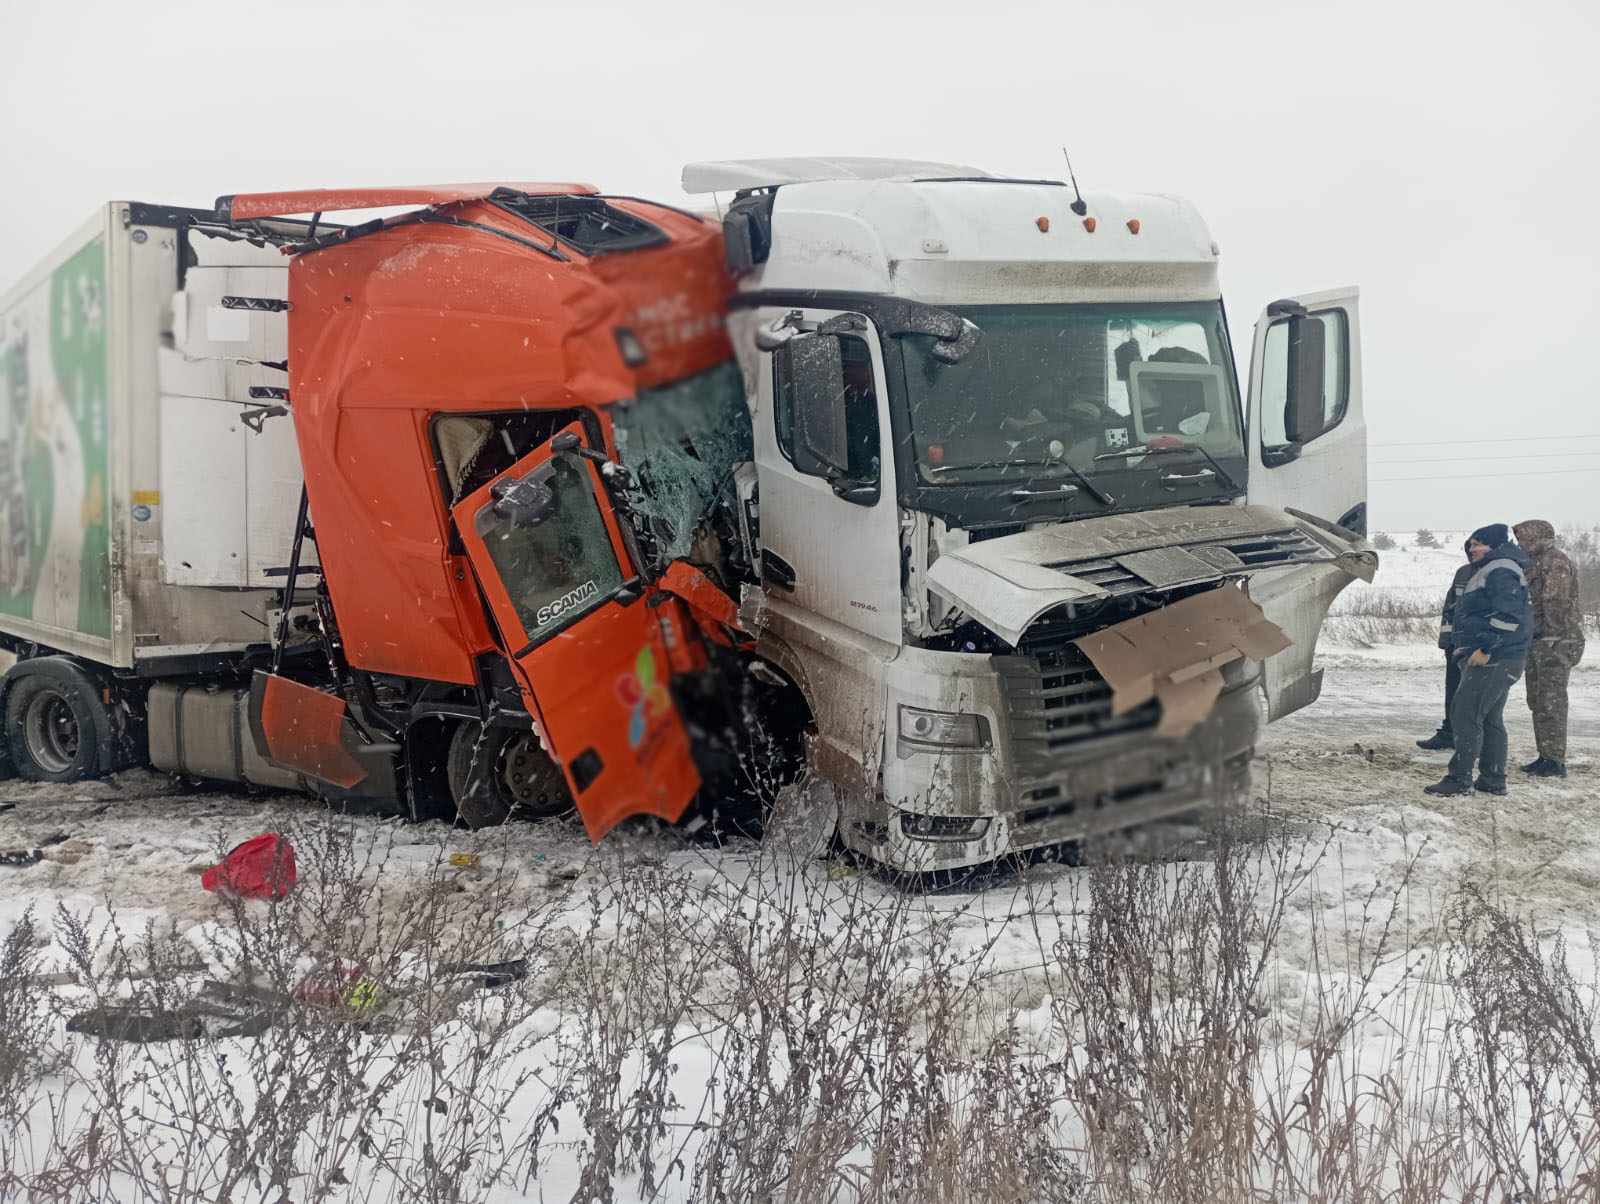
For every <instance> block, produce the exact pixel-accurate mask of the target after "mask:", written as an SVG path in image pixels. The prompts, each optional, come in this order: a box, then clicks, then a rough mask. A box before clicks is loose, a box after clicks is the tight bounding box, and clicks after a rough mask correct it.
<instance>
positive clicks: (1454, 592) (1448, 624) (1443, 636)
mask: <svg viewBox="0 0 1600 1204" xmlns="http://www.w3.org/2000/svg"><path fill="white" fill-rule="evenodd" d="M1482 546H1483V545H1481V544H1480V545H1479V547H1480V548H1481V547H1482ZM1461 550H1462V551H1463V552H1465V553H1466V554H1467V562H1466V563H1465V564H1463V565H1462V566H1461V567H1460V568H1458V569H1457V570H1456V576H1455V580H1454V581H1452V582H1450V589H1449V591H1448V592H1447V593H1446V594H1445V596H1444V607H1443V609H1442V610H1441V611H1440V612H1439V647H1440V649H1441V650H1442V651H1443V652H1444V722H1443V723H1441V724H1440V725H1439V730H1438V731H1436V732H1434V733H1433V735H1431V736H1429V737H1428V738H1427V739H1426V740H1418V741H1417V747H1418V748H1426V749H1428V750H1429V751H1430V752H1431V751H1433V750H1435V749H1440V748H1454V747H1455V746H1456V737H1455V733H1454V732H1453V731H1452V730H1451V728H1450V704H1451V703H1452V702H1454V701H1455V697H1456V687H1457V686H1459V685H1460V684H1461V662H1460V661H1458V660H1456V658H1455V657H1454V656H1452V655H1451V645H1452V643H1453V640H1452V635H1453V631H1454V625H1453V616H1454V614H1455V609H1456V599H1458V598H1460V597H1461V592H1462V591H1463V590H1464V589H1466V588H1467V578H1468V577H1470V576H1472V566H1473V564H1474V563H1475V562H1474V560H1473V559H1472V541H1471V540H1470V539H1469V540H1466V541H1464V542H1463V543H1462V545H1461ZM1485 550H1487V549H1485Z"/></svg>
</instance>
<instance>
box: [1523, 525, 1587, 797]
mask: <svg viewBox="0 0 1600 1204" xmlns="http://www.w3.org/2000/svg"><path fill="white" fill-rule="evenodd" d="M1514 530H1515V531H1516V534H1517V546H1518V547H1520V548H1521V549H1522V550H1523V551H1524V552H1526V553H1527V555H1528V594H1529V596H1530V598H1531V599H1532V601H1533V644H1532V645H1531V646H1530V647H1529V649H1528V670H1527V683H1528V685H1527V690H1528V709H1529V710H1531V711H1532V712H1533V735H1534V740H1535V741H1536V742H1537V744H1538V746H1539V759H1538V760H1537V761H1534V762H1533V763H1532V764H1529V765H1524V766H1523V767H1522V769H1523V772H1524V773H1531V774H1534V775H1536V776H1538V777H1546V778H1564V777H1566V776H1567V675H1568V674H1569V673H1571V672H1572V670H1573V668H1574V667H1575V666H1576V665H1577V663H1578V662H1579V661H1580V660H1582V659H1583V614H1582V612H1581V611H1580V610H1579V608H1578V570H1577V569H1576V568H1575V567H1574V566H1573V563H1572V560H1571V559H1570V558H1569V557H1568V556H1567V554H1566V553H1565V552H1563V551H1562V550H1561V549H1560V548H1558V547H1557V546H1556V531H1555V528H1554V527H1552V526H1551V525H1550V524H1549V523H1547V522H1545V521H1544V520H1543V519H1540V518H1531V519H1528V520H1527V521H1526V522H1521V523H1518V524H1517V525H1516V527H1515V528H1514Z"/></svg>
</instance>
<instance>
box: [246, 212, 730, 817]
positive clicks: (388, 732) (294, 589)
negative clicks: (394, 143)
mask: <svg viewBox="0 0 1600 1204" xmlns="http://www.w3.org/2000/svg"><path fill="white" fill-rule="evenodd" d="M413 203H416V204H420V205H421V206H422V207H421V208H417V209H413V210H411V211H409V212H407V213H404V214H403V215H401V216H399V217H391V218H387V219H380V220H377V221H372V222H368V223H364V224H361V225H355V226H346V227H340V228H337V229H333V230H328V231H326V232H324V233H320V234H319V233H317V231H316V229H315V225H313V226H312V227H310V228H308V229H307V231H306V237H304V238H302V239H301V240H300V241H299V242H297V243H295V244H293V245H291V246H287V247H286V248H285V250H286V251H287V252H289V253H290V254H292V256H293V259H292V264H291V267H290V270H289V287H288V304H289V310H288V347H289V355H288V388H287V397H286V401H287V405H288V408H289V409H290V410H291V412H292V414H293V420H294V429H295V435H296V439H297V442H298V445H299V451H300V460H301V464H302V467H303V471H304V479H305V490H304V498H303V503H302V515H303V516H308V517H309V524H308V523H307V521H306V517H302V519H301V523H300V541H299V542H298V544H297V547H296V551H295V555H294V557H293V558H292V559H291V566H292V568H291V570H290V571H291V580H290V581H289V582H288V584H287V585H286V587H285V605H284V606H283V608H282V611H281V616H280V626H281V628H282V632H281V633H280V639H279V641H278V644H279V646H278V648H277V650H276V653H275V656H274V659H273V663H272V664H271V665H268V666H266V667H263V668H259V669H257V670H256V671H255V673H254V677H253V681H252V684H251V687H250V699H249V711H250V722H251V729H252V734H253V736H254V737H255V740H256V743H257V745H258V748H259V750H260V751H261V752H262V753H264V754H265V756H266V757H267V759H269V760H270V761H272V762H275V763H276V764H278V765H279V766H282V767H285V768H288V769H291V770H293V771H295V772H296V773H298V774H301V775H304V776H305V777H307V778H310V779H313V780H315V781H318V782H322V783H325V784H327V785H329V786H331V787H334V788H337V789H339V790H344V791H351V792H354V793H357V794H360V793H366V792H370V793H374V794H378V795H385V796H387V795H400V794H403V795H405V796H406V797H408V798H409V799H410V800H411V806H412V809H413V810H415V811H416V812H418V813H419V814H425V813H427V812H429V811H440V812H459V813H460V814H461V815H462V816H463V817H464V818H466V819H467V820H468V821H469V822H472V823H488V822H496V821H498V820H499V819H502V818H504V817H505V815H506V814H507V813H508V812H509V810H510V809H512V808H513V807H516V806H518V805H521V806H523V807H526V808H528V809H531V810H534V811H541V810H542V811H553V810H557V809H561V808H564V807H565V806H566V805H567V803H568V800H569V799H570V801H572V802H574V803H576V806H577V808H578V811H579V813H580V814H581V815H582V818H583V821H584V823H585V825H586V826H587V829H588V831H589V833H590V835H591V837H593V838H594V839H599V838H600V837H601V836H602V835H604V834H605V833H606V832H607V831H608V830H609V829H610V828H611V827H612V826H613V825H614V824H615V823H616V822H617V821H618V820H620V819H622V818H624V817H626V816H628V815H631V814H650V815H656V816H660V817H662V818H664V819H667V820H669V821H670V820H676V819H678V818H679V817H680V816H681V815H682V814H683V812H684V810H685V808H686V807H687V806H688V805H689V803H690V802H691V800H692V799H693V798H694V796H695V794H696V792H697V791H698V790H699V789H700V787H701V785H702V774H701V771H700V768H699V765H698V764H697V761H698V760H699V758H698V756H697V749H696V748H695V747H693V745H694V740H693V739H692V738H691V734H690V730H691V726H692V725H693V726H696V727H697V728H700V727H704V730H714V728H715V727H716V725H715V724H712V725H704V721H703V717H700V716H696V715H695V714H694V712H695V706H694V704H693V703H692V702H689V701H686V699H688V698H689V697H690V696H695V695H697V696H698V697H700V698H701V699H702V700H703V699H705V698H708V697H709V698H720V699H724V700H725V699H727V698H728V697H729V695H728V692H727V691H726V690H725V689H723V688H721V687H720V686H719V685H718V684H717V683H716V682H715V681H714V680H713V679H714V678H715V676H716V672H717V671H716V670H714V669H713V668H712V667H711V660H712V657H711V655H710V653H709V652H708V649H716V650H718V655H719V656H720V657H729V656H732V655H733V654H731V653H724V652H723V651H722V650H723V649H732V648H733V647H734V646H735V645H736V644H737V643H738V642H739V635H738V633H737V630H736V622H737V620H736V615H735V607H734V603H733V601H732V599H731V597H730V596H729V593H728V592H727V591H728V590H730V589H732V588H734V583H733V582H731V581H728V580H726V579H724V580H722V581H720V582H719V581H715V580H712V579H711V578H709V577H707V576H706V570H709V571H711V572H713V573H717V572H721V571H722V570H723V567H724V566H725V565H726V564H727V563H729V560H730V553H732V552H733V549H734V546H735V544H736V542H737V541H736V540H732V539H730V540H728V541H726V542H724V541H722V540H721V539H719V536H718V533H717V530H716V513H715V512H717V511H718V510H721V511H722V514H723V519H724V521H725V522H726V521H728V520H729V519H734V521H736V517H735V516H733V515H732V513H731V511H729V510H728V509H727V507H726V506H725V505H724V503H725V501H726V500H727V499H728V498H731V496H732V493H731V489H730V488H729V487H730V486H731V483H732V474H733V472H734V469H735V466H736V465H737V464H738V463H740V462H745V461H748V460H749V459H750V451H749V440H750V434H749V419H748V415H747V412H746V410H745V406H744V394H743V382H742V379H741V377H740V375H739V372H738V369H737V367H736V365H735V364H734V362H733V359H732V349H731V347H730V346H729V343H728V339H727V335H726V334H725V332H724V328H723V313H724V308H725V302H726V300H727V297H728V295H729V294H730V292H731V289H732V284H731V280H730V278H729V276H728V274H727V271H726V268H725V266H724V258H723V249H722V238H721V231H720V228H719V227H718V225H716V224H715V223H713V222H708V221H706V220H705V219H703V218H701V217H699V216H697V215H695V214H691V213H687V212H683V211H680V210H677V209H674V208H671V207H668V206H663V205H657V204H653V203H649V202H644V201H639V200H633V199H628V198H614V197H602V196H600V195H598V194H597V193H596V192H595V190H594V189H592V188H590V187H588V186H584V185H573V184H555V185H551V184H515V185H499V186H496V185H483V186H473V185H467V186H451V187H444V188H436V189H372V190H361V191H351V192H322V193H284V194H272V195H251V196H233V197H225V198H222V200H220V201H219V202H218V214H219V216H220V217H222V218H224V219H226V220H227V221H228V222H230V223H231V224H233V225H235V226H239V225H248V223H250V222H252V221H255V220H258V219H272V218H279V217H282V216H284V215H287V214H295V213H301V214H303V213H307V212H313V213H314V212H318V211H322V212H329V211H343V210H350V209H354V208H358V207H359V208H376V207H390V206H397V205H405V204H413ZM308 542H314V545H315V552H316V565H317V567H316V568H315V569H314V570H308V569H306V568H303V567H302V565H304V564H306V563H307V560H306V558H305V547H304V545H305V544H306V543H308ZM734 558H736V557H734ZM696 559H698V560H699V562H700V563H701V564H702V565H704V566H705V570H702V569H701V568H698V567H696V566H695V564H694V563H693V561H695V560H696ZM318 578H320V585H318V586H317V587H316V588H315V589H308V588H307V586H308V584H310V583H312V582H315V581H316V580H317V579H318ZM735 659H736V658H735ZM725 668H726V666H725V665H724V669H725ZM312 716H316V717H317V718H316V719H315V720H314V721H313V720H312V719H311V717H312ZM722 726H723V727H724V728H727V727H728V726H729V725H728V724H726V723H724V724H723V725H722ZM711 759H712V760H715V758H711ZM557 767H558V768H559V774H558V773H557V772H556V769H557Z"/></svg>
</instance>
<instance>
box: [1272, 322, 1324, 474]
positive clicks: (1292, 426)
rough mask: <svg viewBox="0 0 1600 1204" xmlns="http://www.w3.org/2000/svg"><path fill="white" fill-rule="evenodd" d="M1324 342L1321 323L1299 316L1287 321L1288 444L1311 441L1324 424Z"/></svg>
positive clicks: (1284, 427)
mask: <svg viewBox="0 0 1600 1204" xmlns="http://www.w3.org/2000/svg"><path fill="white" fill-rule="evenodd" d="M1327 342H1328V328H1327V326H1326V325H1325V324H1324V323H1323V322H1322V321H1321V319H1319V318H1315V317H1311V316H1309V315H1307V314H1305V313H1303V312H1302V313H1300V314H1297V315H1295V316H1294V317H1291V318H1290V319H1289V381H1288V389H1287V396H1286V401H1285V404H1284V414H1283V430H1284V434H1285V435H1286V436H1287V437H1288V440H1289V442H1291V443H1307V442H1309V441H1310V440H1312V439H1315V438H1316V437H1317V436H1318V435H1320V434H1321V433H1322V428H1323V425H1324V424H1325V423H1326V421H1327V410H1326V388H1325V386H1324V373H1325V369H1326V365H1327V354H1328V350H1327Z"/></svg>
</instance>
